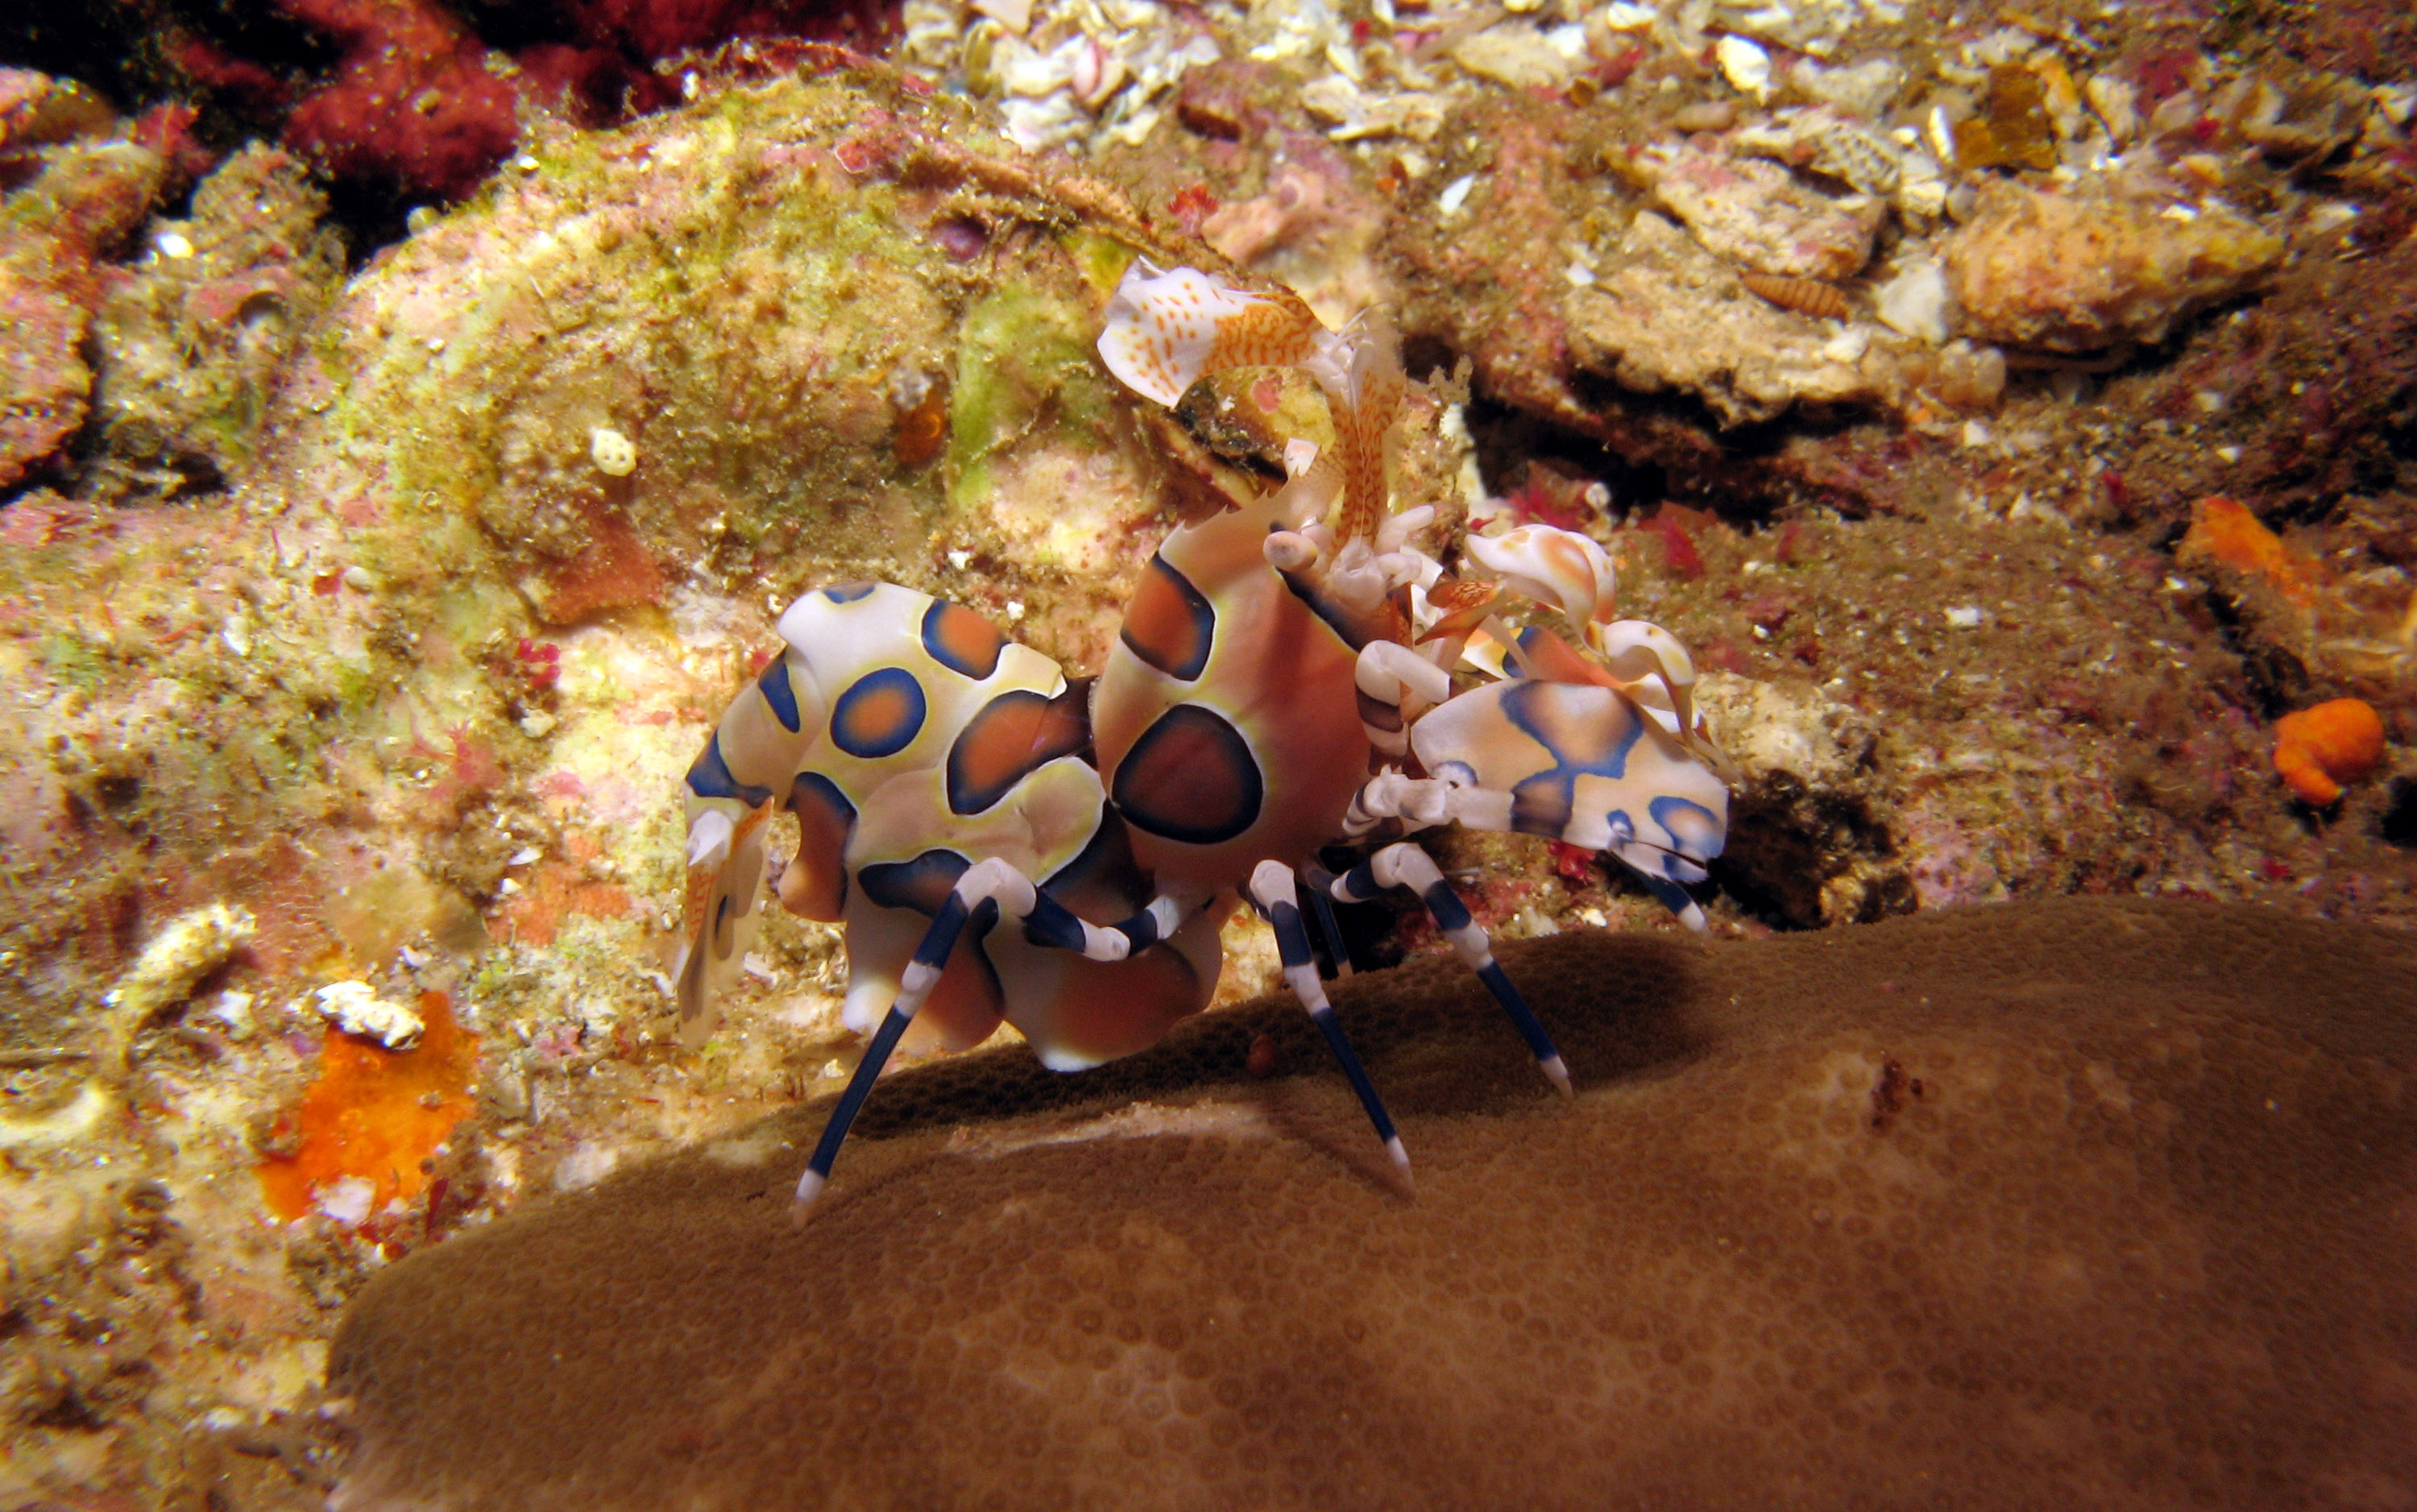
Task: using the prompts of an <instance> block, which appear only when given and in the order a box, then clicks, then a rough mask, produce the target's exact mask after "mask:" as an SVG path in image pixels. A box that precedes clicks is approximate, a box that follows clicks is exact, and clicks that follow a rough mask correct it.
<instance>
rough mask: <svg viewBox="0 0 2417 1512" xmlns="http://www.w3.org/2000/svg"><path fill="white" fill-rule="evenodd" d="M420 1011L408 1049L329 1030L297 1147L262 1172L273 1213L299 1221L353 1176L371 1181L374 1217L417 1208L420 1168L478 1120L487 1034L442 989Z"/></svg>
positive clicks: (427, 996) (305, 1098)
mask: <svg viewBox="0 0 2417 1512" xmlns="http://www.w3.org/2000/svg"><path fill="white" fill-rule="evenodd" d="M419 1014H420V1018H421V1020H422V1021H423V1022H424V1023H425V1024H426V1026H427V1027H425V1028H424V1029H422V1030H421V1031H420V1034H419V1040H418V1043H417V1044H415V1045H413V1046H412V1047H411V1048H410V1049H409V1050H401V1051H393V1050H387V1049H385V1048H384V1047H382V1046H379V1045H375V1044H372V1043H370V1042H369V1041H367V1040H361V1039H356V1038H354V1037H352V1036H349V1035H342V1034H338V1033H336V1032H334V1031H332V1030H330V1031H329V1032H328V1035H327V1042H326V1043H325V1045H323V1046H322V1047H321V1049H320V1051H319V1079H318V1080H317V1081H313V1082H312V1083H311V1089H310V1090H309V1091H308V1092H305V1093H304V1094H303V1095H302V1107H301V1109H300V1111H298V1112H297V1113H296V1115H295V1121H296V1125H297V1126H298V1133H299V1135H300V1142H299V1145H298V1147H297V1148H296V1150H295V1152H294V1154H292V1155H290V1156H272V1157H269V1158H268V1159H266V1160H263V1161H262V1162H261V1163H260V1165H259V1168H258V1170H259V1172H260V1187H261V1190H262V1192H263V1193H264V1194H265V1195H266V1198H267V1200H268V1207H269V1211H271V1212H273V1213H275V1214H276V1215H277V1216H278V1217H281V1218H286V1219H289V1220H290V1219H293V1218H298V1217H302V1216H303V1215H304V1214H306V1213H308V1212H310V1211H311V1208H312V1202H313V1201H314V1199H315V1194H316V1193H317V1192H318V1191H319V1189H320V1188H322V1187H327V1186H330V1185H332V1184H334V1183H336V1182H339V1181H342V1180H344V1179H345V1178H346V1177H359V1178H361V1179H363V1180H365V1181H367V1182H369V1183H370V1185H371V1187H372V1191H371V1195H370V1205H369V1210H370V1211H371V1212H372V1213H377V1212H381V1211H383V1210H384V1209H385V1207H386V1205H387V1203H388V1202H392V1201H393V1200H394V1199H396V1198H402V1199H403V1200H404V1201H406V1202H408V1201H409V1200H410V1199H412V1198H414V1197H417V1196H418V1195H419V1192H420V1190H421V1189H422V1188H423V1187H426V1186H427V1185H428V1174H427V1172H423V1171H421V1170H420V1169H419V1163H420V1161H422V1160H424V1159H426V1158H427V1157H429V1156H431V1155H433V1154H434V1153H435V1150H436V1147H437V1146H438V1145H439V1144H442V1143H443V1142H445V1137H446V1136H447V1135H448V1134H450V1133H452V1132H453V1126H454V1125H456V1124H458V1123H460V1122H461V1121H462V1120H463V1119H464V1118H465V1117H467V1116H469V1112H470V1082H471V1079H472V1076H473V1074H474V1073H475V1071H476V1069H477V1066H478V1060H479V1036H476V1035H473V1034H470V1033H469V1032H467V1031H466V1030H464V1029H463V1028H462V1027H461V1025H459V1024H457V1023H455V1022H454V1021H453V1011H452V1004H451V1003H450V1002H449V1001H448V999H447V998H446V996H445V994H444V993H442V992H423V993H421V994H420V996H419Z"/></svg>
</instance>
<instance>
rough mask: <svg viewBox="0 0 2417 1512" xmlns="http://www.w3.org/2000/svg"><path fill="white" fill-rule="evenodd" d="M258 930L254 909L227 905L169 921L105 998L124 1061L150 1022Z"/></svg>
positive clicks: (116, 1049)
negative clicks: (138, 1032) (131, 1044)
mask: <svg viewBox="0 0 2417 1512" xmlns="http://www.w3.org/2000/svg"><path fill="white" fill-rule="evenodd" d="M257 929H258V926H257V925H256V924H255V923H254V922H253V920H252V916H251V911H250V910H249V909H242V908H233V907H229V906H228V905H227V904H225V903H205V904H204V905H203V906H202V907H200V908H196V909H193V910H190V912H187V913H184V914H180V915H177V916H176V917H175V918H174V919H173V920H171V921H169V924H168V927H167V928H166V929H164V930H160V932H159V933H158V934H155V935H153V936H152V937H151V943H150V944H149V945H144V947H143V953H142V954H141V955H140V956H137V957H136V958H135V959H134V965H133V967H132V968H131V969H130V970H129V971H128V972H127V974H126V975H124V976H122V977H120V978H118V981H117V985H116V986H114V987H113V988H111V989H110V990H108V991H107V992H106V993H104V994H102V997H101V1002H102V1003H103V1004H104V1005H107V1006H108V1008H109V1010H110V1031H111V1038H112V1041H113V1050H114V1053H115V1054H116V1055H117V1056H119V1057H120V1058H122V1057H123V1056H124V1054H125V1052H126V1047H127V1044H128V1042H129V1040H131V1039H132V1038H133V1036H134V1032H135V1031H136V1030H137V1029H140V1028H142V1027H143V1025H144V1021H147V1020H148V1019H149V1018H150V1017H151V1016H152V1015H153V1014H155V1013H158V1012H159V1011H160V1009H162V1008H165V1007H169V1006H172V1005H175V1004H177V1003H181V1002H183V1001H184V1000H185V998H186V997H187V996H188V995H190V993H191V991H192V990H193V988H194V986H195V984H197V983H199V982H200V981H201V979H202V978H203V977H205V976H206V975H209V974H210V973H211V972H213V971H216V970H217V969H218V968H219V967H220V966H222V965H224V964H226V962H227V960H229V959H230V958H231V957H233V956H234V955H235V953H236V951H237V950H240V949H241V948H243V946H244V945H245V943H246V942H248V941H250V940H251V937H252V935H253V934H254V933H255V932H257Z"/></svg>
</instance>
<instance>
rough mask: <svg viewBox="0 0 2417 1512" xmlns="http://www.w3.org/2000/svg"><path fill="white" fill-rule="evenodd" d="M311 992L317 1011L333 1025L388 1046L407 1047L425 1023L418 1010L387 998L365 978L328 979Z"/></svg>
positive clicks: (417, 1038) (412, 1042) (349, 1033)
mask: <svg viewBox="0 0 2417 1512" xmlns="http://www.w3.org/2000/svg"><path fill="white" fill-rule="evenodd" d="M312 996H313V997H316V998H317V999H318V1000H319V1012H320V1014H321V1015H322V1016H323V1017H325V1018H326V1019H327V1021H329V1022H331V1023H333V1024H334V1025H335V1026H336V1027H337V1028H339V1029H341V1030H342V1031H343V1032H344V1033H345V1034H348V1035H357V1036H360V1037H362V1038H364V1039H374V1040H376V1041H377V1042H378V1043H379V1044H381V1045H384V1046H385V1047H386V1048H387V1049H388V1050H408V1049H409V1048H411V1046H413V1045H414V1044H417V1043H418V1040H419V1036H420V1032H421V1031H422V1030H424V1029H426V1028H427V1027H428V1025H427V1022H426V1021H423V1020H422V1019H421V1018H420V1017H419V1015H418V1014H417V1013H415V1012H413V1011H412V1010H411V1009H410V1008H407V1007H405V1006H403V1005H402V1004H400V1003H388V1002H387V1001H386V1000H385V999H383V998H381V997H379V996H378V995H377V992H376V991H375V990H373V989H372V987H371V986H370V984H369V983H367V982H329V983H328V984H327V986H325V987H323V988H321V989H319V990H317V991H316V992H314V993H312Z"/></svg>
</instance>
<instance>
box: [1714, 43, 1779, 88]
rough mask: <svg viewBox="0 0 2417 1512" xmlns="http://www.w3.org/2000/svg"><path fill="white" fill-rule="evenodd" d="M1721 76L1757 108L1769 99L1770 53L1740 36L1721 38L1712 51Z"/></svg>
mask: <svg viewBox="0 0 2417 1512" xmlns="http://www.w3.org/2000/svg"><path fill="white" fill-rule="evenodd" d="M1713 56H1714V57H1715V58H1717V59H1718V60H1719V62H1720V66H1721V76H1722V77H1723V78H1725V79H1726V80H1728V82H1729V83H1730V85H1731V87H1733V88H1735V89H1736V90H1737V92H1738V93H1739V94H1741V95H1744V96H1746V97H1747V98H1750V99H1752V100H1753V101H1754V102H1755V103H1756V104H1757V105H1760V104H1762V103H1764V102H1765V101H1767V100H1769V99H1770V98H1771V54H1770V53H1766V52H1764V51H1763V50H1762V49H1761V48H1759V47H1756V45H1755V44H1754V43H1752V42H1749V41H1747V40H1746V39H1745V38H1742V37H1724V38H1721V40H1720V44H1719V46H1717V47H1716V48H1714V49H1713Z"/></svg>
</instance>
